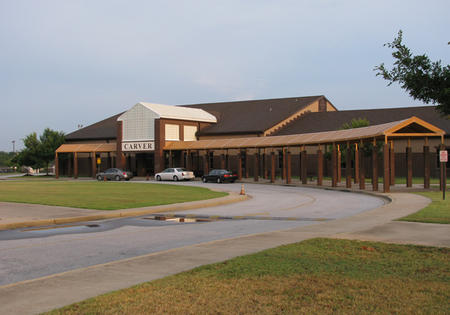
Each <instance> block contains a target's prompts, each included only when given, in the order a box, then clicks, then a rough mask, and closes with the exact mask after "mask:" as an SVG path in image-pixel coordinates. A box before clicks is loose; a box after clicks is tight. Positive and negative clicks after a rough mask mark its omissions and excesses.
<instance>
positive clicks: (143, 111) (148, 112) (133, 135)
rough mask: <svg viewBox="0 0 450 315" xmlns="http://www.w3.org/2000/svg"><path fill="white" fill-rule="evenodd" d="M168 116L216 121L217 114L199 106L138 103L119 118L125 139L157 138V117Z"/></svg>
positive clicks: (180, 118) (168, 117)
mask: <svg viewBox="0 0 450 315" xmlns="http://www.w3.org/2000/svg"><path fill="white" fill-rule="evenodd" d="M159 118H167V119H177V120H188V121H198V122H209V123H216V122H217V119H216V117H215V116H213V115H211V114H210V113H208V112H206V111H204V110H203V109H199V108H187V107H180V106H173V105H162V104H153V103H143V102H141V103H137V104H136V105H134V106H133V107H132V108H130V109H129V110H128V111H126V112H125V113H123V114H122V115H120V117H119V118H118V119H117V120H119V121H122V124H123V138H122V140H123V141H142V140H155V119H159Z"/></svg>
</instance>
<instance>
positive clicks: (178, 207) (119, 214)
mask: <svg viewBox="0 0 450 315" xmlns="http://www.w3.org/2000/svg"><path fill="white" fill-rule="evenodd" d="M228 194H229V195H228V196H225V197H221V198H216V199H209V200H202V201H192V202H185V203H176V204H171V205H163V206H154V207H148V208H147V209H142V210H133V209H122V210H112V211H115V212H112V211H110V212H108V213H105V214H93V215H84V216H77V217H67V218H51V219H45V220H33V221H23V222H14V223H5V224H0V231H2V230H12V229H18V228H25V227H36V226H46V225H54V224H67V223H75V222H85V221H96V220H105V219H115V218H126V217H138V216H141V215H147V214H154V213H160V212H170V211H184V210H192V209H200V208H208V207H215V206H221V205H227V204H231V203H235V202H240V201H245V200H249V199H251V198H252V197H251V196H250V195H239V194H238V193H233V192H228Z"/></svg>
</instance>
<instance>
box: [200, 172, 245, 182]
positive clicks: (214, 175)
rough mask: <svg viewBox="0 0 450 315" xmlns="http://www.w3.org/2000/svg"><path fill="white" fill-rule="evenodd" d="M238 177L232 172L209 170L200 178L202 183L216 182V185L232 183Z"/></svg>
mask: <svg viewBox="0 0 450 315" xmlns="http://www.w3.org/2000/svg"><path fill="white" fill-rule="evenodd" d="M237 178H238V176H237V175H236V174H233V172H230V171H227V170H211V171H210V172H209V173H208V175H203V176H202V181H203V182H204V183H206V182H216V183H218V184H220V183H224V182H230V183H234V182H235V181H236V179H237Z"/></svg>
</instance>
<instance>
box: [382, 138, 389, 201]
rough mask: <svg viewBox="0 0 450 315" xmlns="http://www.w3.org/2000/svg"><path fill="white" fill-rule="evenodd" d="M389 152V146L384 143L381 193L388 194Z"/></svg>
mask: <svg viewBox="0 0 450 315" xmlns="http://www.w3.org/2000/svg"><path fill="white" fill-rule="evenodd" d="M389 152H390V145H389V144H388V143H387V141H386V142H385V143H384V145H383V192H385V193H388V192H389V191H390V172H389V165H390V163H389V160H390V153H389Z"/></svg>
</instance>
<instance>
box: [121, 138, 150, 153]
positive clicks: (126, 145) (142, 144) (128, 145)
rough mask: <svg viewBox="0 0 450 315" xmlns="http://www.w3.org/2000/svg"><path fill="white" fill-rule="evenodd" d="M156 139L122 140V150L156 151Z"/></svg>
mask: <svg viewBox="0 0 450 315" xmlns="http://www.w3.org/2000/svg"><path fill="white" fill-rule="evenodd" d="M154 150H155V141H133V142H122V151H124V152H130V151H154Z"/></svg>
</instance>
